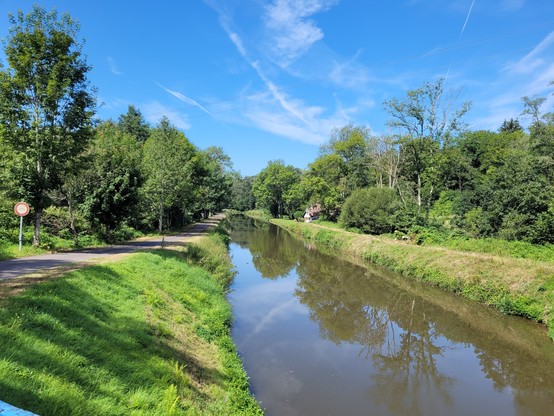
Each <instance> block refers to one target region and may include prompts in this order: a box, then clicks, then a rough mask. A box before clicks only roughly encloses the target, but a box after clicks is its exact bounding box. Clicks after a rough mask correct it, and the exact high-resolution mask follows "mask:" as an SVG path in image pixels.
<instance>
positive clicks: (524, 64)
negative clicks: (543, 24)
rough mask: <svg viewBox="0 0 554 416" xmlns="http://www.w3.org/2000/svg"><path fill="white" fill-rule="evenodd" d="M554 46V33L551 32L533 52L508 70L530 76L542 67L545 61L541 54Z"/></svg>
mask: <svg viewBox="0 0 554 416" xmlns="http://www.w3.org/2000/svg"><path fill="white" fill-rule="evenodd" d="M552 44H554V32H550V33H549V34H548V35H547V36H546V37H545V38H544V39H543V40H542V41H540V42H539V44H538V45H537V46H535V47H534V48H533V50H532V51H531V52H529V53H528V54H527V55H525V56H524V57H523V58H521V59H520V60H519V61H517V62H515V63H512V64H510V65H508V67H507V68H506V69H507V70H508V71H509V72H515V73H520V74H528V73H531V72H533V71H534V70H536V69H537V68H538V67H539V66H541V65H542V64H543V63H544V62H545V59H544V58H543V57H541V56H540V55H541V53H542V52H544V51H545V50H546V49H548V48H549V47H550V46H551V45H552Z"/></svg>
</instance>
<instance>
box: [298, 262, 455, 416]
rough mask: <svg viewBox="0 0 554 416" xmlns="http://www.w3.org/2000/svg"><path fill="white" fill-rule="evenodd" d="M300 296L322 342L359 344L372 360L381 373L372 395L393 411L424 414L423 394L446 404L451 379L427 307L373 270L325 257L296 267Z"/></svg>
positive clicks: (377, 377)
mask: <svg viewBox="0 0 554 416" xmlns="http://www.w3.org/2000/svg"><path fill="white" fill-rule="evenodd" d="M297 272H298V275H299V280H298V288H297V291H296V295H297V296H298V298H299V299H300V301H301V302H302V303H303V304H305V305H307V306H308V307H309V308H310V316H311V318H312V319H313V320H315V321H317V322H318V323H319V326H320V331H321V334H322V336H323V337H325V338H327V339H329V340H331V341H333V342H335V343H337V344H338V343H340V342H350V343H357V344H360V345H361V346H362V350H361V351H360V353H361V354H363V355H365V356H366V357H367V358H371V359H372V361H373V363H374V365H375V368H376V370H377V374H376V375H375V376H374V378H375V383H374V387H373V390H372V391H371V392H370V395H371V396H372V398H373V400H374V401H376V402H384V403H385V404H387V405H388V406H389V408H390V409H391V410H393V411H394V412H400V413H412V412H413V413H416V414H417V413H419V412H420V411H421V408H420V407H421V406H420V403H419V400H420V399H421V397H422V395H423V394H427V393H428V392H429V391H433V392H434V396H435V400H437V398H438V397H441V400H442V401H443V402H444V403H445V404H449V403H451V402H452V400H451V398H450V397H449V395H448V387H449V385H450V384H451V380H450V379H449V377H447V376H444V375H441V374H440V373H439V372H438V371H437V366H436V356H437V355H441V354H442V348H441V347H439V346H437V345H435V332H434V328H433V326H432V325H431V324H430V323H429V322H428V321H427V319H426V314H425V305H424V304H423V303H422V302H421V301H420V300H419V299H417V300H416V299H415V298H414V297H410V296H408V295H407V294H406V293H402V292H399V291H398V290H397V289H395V288H394V287H393V286H392V285H388V284H386V283H385V282H383V280H382V279H381V278H379V277H377V276H374V275H372V274H371V273H370V272H369V271H367V270H364V269H362V268H361V267H358V266H355V265H353V264H350V263H346V262H339V261H336V260H335V261H328V260H327V261H326V258H324V257H321V255H317V253H316V254H312V255H310V256H307V257H304V258H303V259H302V261H301V262H300V265H299V266H298V268H297Z"/></svg>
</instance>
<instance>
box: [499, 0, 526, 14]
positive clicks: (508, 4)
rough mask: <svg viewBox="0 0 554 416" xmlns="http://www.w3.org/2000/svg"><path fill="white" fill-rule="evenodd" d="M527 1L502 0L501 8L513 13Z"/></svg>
mask: <svg viewBox="0 0 554 416" xmlns="http://www.w3.org/2000/svg"><path fill="white" fill-rule="evenodd" d="M526 2H527V0H503V1H502V2H501V6H500V7H501V8H502V9H503V10H506V11H509V12H515V11H516V10H519V9H521V8H522V7H523V6H525V3H526Z"/></svg>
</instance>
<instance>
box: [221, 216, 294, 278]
mask: <svg viewBox="0 0 554 416" xmlns="http://www.w3.org/2000/svg"><path fill="white" fill-rule="evenodd" d="M258 224H259V222H255V223H253V224H248V223H245V222H242V223H240V224H239V225H235V228H234V230H235V231H233V232H232V237H233V241H235V242H237V244H239V245H241V247H245V246H246V247H248V249H249V250H250V252H251V254H252V263H253V264H254V267H255V268H256V270H257V271H258V272H260V274H261V275H262V276H263V277H265V278H268V279H276V278H278V277H284V276H287V275H288V274H289V273H290V271H291V270H292V269H293V268H294V267H295V266H296V265H297V263H298V259H299V256H300V253H301V252H302V251H303V250H304V247H303V244H302V242H301V241H299V240H298V239H296V238H294V237H292V236H291V235H290V234H289V233H288V232H287V231H285V230H283V229H282V228H278V227H276V226H273V225H270V226H269V227H268V229H267V232H263V233H261V232H259V231H258V228H257V226H258ZM266 224H267V223H266Z"/></svg>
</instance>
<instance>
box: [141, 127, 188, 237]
mask: <svg viewBox="0 0 554 416" xmlns="http://www.w3.org/2000/svg"><path fill="white" fill-rule="evenodd" d="M196 152H197V150H196V148H195V147H194V145H193V144H192V143H190V142H189V141H188V139H187V138H186V137H185V135H184V134H183V133H181V132H180V131H179V130H177V128H176V127H175V126H173V125H172V124H171V122H170V121H169V119H168V118H167V117H163V118H162V119H161V120H160V122H159V123H158V125H157V126H156V128H155V129H153V130H152V134H151V135H150V137H149V138H148V139H147V140H146V142H145V144H144V152H143V159H142V169H143V172H144V175H145V177H146V182H145V185H144V188H143V191H144V198H145V200H146V201H147V205H148V206H149V207H150V208H151V209H152V210H153V211H154V212H155V213H156V215H157V218H158V232H159V233H160V234H161V232H162V230H163V222H164V211H165V210H166V209H168V208H171V207H172V206H177V205H180V206H181V207H182V206H183V205H184V203H186V202H189V200H190V196H191V195H192V187H191V172H192V159H193V158H194V156H195V154H196Z"/></svg>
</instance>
